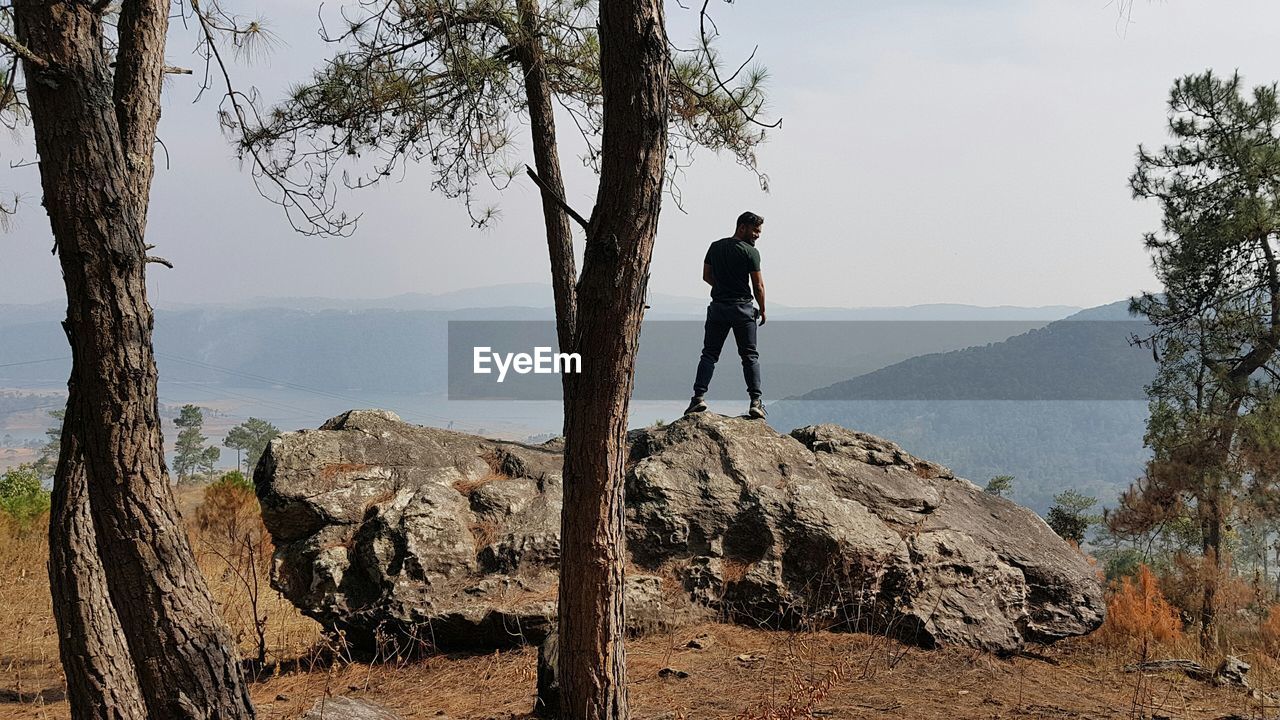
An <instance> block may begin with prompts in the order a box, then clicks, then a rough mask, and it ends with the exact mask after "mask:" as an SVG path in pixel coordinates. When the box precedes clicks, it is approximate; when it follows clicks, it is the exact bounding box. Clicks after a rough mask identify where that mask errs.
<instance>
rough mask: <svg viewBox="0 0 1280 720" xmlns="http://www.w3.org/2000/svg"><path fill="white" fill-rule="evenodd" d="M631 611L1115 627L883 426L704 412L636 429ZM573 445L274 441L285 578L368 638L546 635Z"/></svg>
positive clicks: (479, 639) (943, 625) (323, 615)
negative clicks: (776, 421)
mask: <svg viewBox="0 0 1280 720" xmlns="http://www.w3.org/2000/svg"><path fill="white" fill-rule="evenodd" d="M630 440H631V455H630V460H629V462H628V471H627V478H626V486H627V537H628V553H629V556H630V560H631V566H630V567H629V569H628V585H627V602H626V604H627V610H628V623H629V626H630V627H631V628H632V629H633V630H635V631H644V630H650V629H659V628H662V627H666V626H670V625H678V624H682V623H684V622H687V621H689V620H692V619H694V618H697V617H699V616H702V615H706V614H710V613H716V614H718V615H720V616H722V617H726V618H729V619H733V620H736V621H739V622H744V623H750V624H752V625H756V624H763V625H766V626H770V627H799V626H808V627H824V628H833V629H850V630H852V629H858V630H867V631H871V632H881V633H888V634H891V635H894V636H896V637H898V638H900V639H902V640H905V641H907V642H912V643H915V644H918V645H922V646H926V647H931V646H935V645H939V644H961V645H968V646H972V647H977V648H982V649H986V650H991V651H997V652H1012V651H1017V650H1019V649H1021V648H1022V647H1023V646H1024V645H1025V643H1027V642H1050V641H1053V640H1057V639H1060V638H1063V637H1067V636H1071V635H1079V634H1083V633H1087V632H1089V631H1091V630H1093V629H1094V628H1096V627H1097V626H1098V625H1099V624H1101V622H1102V614H1103V602H1102V595H1101V587H1100V584H1099V581H1098V580H1097V577H1096V575H1095V573H1094V569H1093V568H1092V567H1091V566H1090V565H1089V564H1088V562H1086V560H1085V558H1084V557H1083V556H1081V555H1080V553H1079V552H1077V551H1076V550H1075V549H1073V548H1071V547H1070V546H1068V545H1067V544H1066V543H1065V542H1063V541H1062V540H1060V539H1059V538H1058V537H1057V535H1055V534H1054V533H1053V531H1052V530H1050V529H1049V528H1048V526H1047V525H1045V524H1044V522H1043V521H1042V520H1041V519H1040V518H1039V517H1038V516H1036V515H1035V514H1034V513H1033V512H1031V511H1030V510H1027V509H1026V508H1023V507H1020V506H1018V505H1015V504H1014V503H1012V502H1010V501H1008V500H1004V499H1002V498H998V497H995V496H993V495H990V494H987V493H984V492H982V491H981V490H980V489H979V488H978V487H977V486H975V485H974V484H972V483H970V482H968V481H967V480H963V479H959V478H956V477H953V475H952V474H951V472H950V471H948V470H947V469H946V468H944V467H942V466H940V465H937V464H934V463H930V462H927V461H924V460H920V459H918V458H915V457H913V456H911V455H908V454H907V453H905V452H903V451H902V449H901V448H899V447H898V446H896V445H894V444H893V443H890V442H888V441H885V440H882V439H880V438H876V437H874V436H871V435H867V434H864V433H859V432H854V431H851V430H846V429H844V428H841V427H837V426H834V425H819V426H811V427H805V428H800V429H797V430H795V431H794V432H793V433H792V434H791V435H790V436H788V435H780V434H778V433H777V432H775V431H774V430H772V429H771V428H770V427H769V426H768V425H766V424H764V423H763V422H759V421H751V420H746V419H742V418H727V417H722V416H719V415H714V414H710V413H702V414H698V415H694V416H689V417H685V418H682V419H680V420H677V421H675V422H673V423H671V424H670V425H666V426H664V427H659V428H648V429H645V430H640V431H635V432H633V433H632V435H631V438H630ZM559 449H560V448H559V445H558V444H557V443H556V442H554V441H553V442H552V443H548V444H546V445H542V446H529V445H522V444H519V443H510V442H503V441H496V440H488V439H484V438H479V437H475V436H471V435H466V434H463V433H456V432H451V431H447V430H440V429H435V428H426V427H419V426H414V425H409V424H406V423H403V422H401V421H400V420H399V418H397V417H396V416H395V415H393V414H392V413H388V412H384V411H371V410H370V411H351V412H348V413H344V414H343V415H340V416H338V417H336V418H334V419H332V420H330V421H328V422H326V423H325V424H324V425H323V426H322V427H321V428H320V429H319V430H309V431H308V430H304V431H301V432H296V433H286V434H284V435H282V436H280V437H279V438H277V439H276V440H274V441H272V443H271V445H270V448H269V449H268V451H267V453H266V454H265V455H264V457H263V460H262V461H261V462H259V464H258V470H257V473H256V475H255V482H256V484H257V488H258V494H259V498H260V500H261V501H262V508H263V519H264V520H265V522H266V524H267V528H268V529H269V530H270V531H271V534H272V537H273V539H274V540H275V544H276V548H277V550H276V555H275V561H274V567H273V573H272V583H273V585H274V586H275V587H276V588H277V589H279V590H280V591H281V592H282V593H283V594H284V595H285V596H286V597H288V598H289V599H290V600H291V601H292V602H293V603H294V604H295V605H297V606H298V607H299V608H300V609H302V610H303V612H305V613H306V614H308V615H310V616H311V617H314V618H316V619H317V620H319V621H320V622H321V623H322V624H324V625H325V626H326V627H327V628H329V629H331V630H335V631H341V632H342V633H343V635H344V636H345V637H346V639H347V640H348V641H349V642H350V643H352V644H353V645H355V646H356V647H357V648H361V649H364V650H372V649H376V648H378V647H379V646H380V645H384V644H387V643H390V644H392V645H394V647H395V648H396V649H397V650H405V649H410V650H412V649H415V648H417V649H427V648H453V647H470V648H488V647H497V646H503V645H510V644H515V643H540V642H541V641H542V640H543V639H544V638H545V637H546V635H547V633H548V629H549V627H550V624H551V622H553V621H554V618H555V591H556V570H557V563H558V560H559V537H558V529H559V518H560V508H561V501H560V495H561V481H560V463H561V457H560V453H559Z"/></svg>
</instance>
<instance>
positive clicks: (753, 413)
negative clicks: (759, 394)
mask: <svg viewBox="0 0 1280 720" xmlns="http://www.w3.org/2000/svg"><path fill="white" fill-rule="evenodd" d="M768 414H769V413H767V412H765V411H764V401H763V400H761V399H760V398H751V407H750V408H748V409H747V417H749V418H751V419H752V420H763V419H764V418H765V416H766V415H768Z"/></svg>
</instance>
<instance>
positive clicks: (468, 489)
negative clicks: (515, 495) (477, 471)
mask: <svg viewBox="0 0 1280 720" xmlns="http://www.w3.org/2000/svg"><path fill="white" fill-rule="evenodd" d="M510 479H511V478H510V477H508V476H506V475H504V474H503V473H500V472H496V471H491V472H489V473H488V474H486V475H483V476H481V477H478V478H473V479H470V480H458V481H457V482H455V483H454V484H453V489H454V490H457V491H458V492H460V493H462V494H463V495H470V494H471V493H473V492H475V491H476V490H479V489H480V488H482V487H484V486H485V485H488V484H489V483H491V482H500V481H502V480H510Z"/></svg>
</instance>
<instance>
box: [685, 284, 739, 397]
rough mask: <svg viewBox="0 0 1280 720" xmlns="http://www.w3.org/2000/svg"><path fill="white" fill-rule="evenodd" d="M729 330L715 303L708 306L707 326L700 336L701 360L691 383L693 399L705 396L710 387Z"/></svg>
mask: <svg viewBox="0 0 1280 720" xmlns="http://www.w3.org/2000/svg"><path fill="white" fill-rule="evenodd" d="M729 328H730V324H729V322H727V321H726V319H725V318H724V317H722V314H721V312H720V310H719V308H717V307H716V305H715V303H712V304H711V305H710V306H708V307H707V324H706V325H704V326H703V334H702V358H701V359H700V360H698V376H697V378H695V379H694V381H693V396H694V397H702V396H703V395H706V394H707V388H709V387H711V375H712V373H714V372H715V370H716V361H717V360H719V359H720V350H721V349H722V348H723V347H724V341H725V338H727V337H729Z"/></svg>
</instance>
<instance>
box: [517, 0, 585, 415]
mask: <svg viewBox="0 0 1280 720" xmlns="http://www.w3.org/2000/svg"><path fill="white" fill-rule="evenodd" d="M516 11H517V13H518V14H519V21H520V34H521V39H522V40H523V43H522V47H521V53H520V69H521V71H522V72H523V73H524V89H525V96H526V98H527V100H528V103H529V131H530V136H531V137H532V139H533V143H532V144H533V162H534V167H536V168H537V170H538V177H540V178H542V182H543V183H544V184H545V185H546V189H545V190H542V216H543V221H544V224H545V226H546V230H547V251H548V253H549V254H550V256H551V289H552V293H553V294H554V296H555V306H556V336H557V337H558V338H559V341H560V350H561V352H574V350H573V347H574V345H573V338H574V333H575V331H576V327H577V319H578V299H577V289H576V283H577V281H578V271H577V269H576V267H575V263H574V259H573V226H572V225H571V224H570V221H569V214H568V213H566V212H565V211H564V208H562V207H560V203H559V202H557V201H556V199H555V197H559V199H561V200H566V201H567V200H568V198H566V197H565V194H564V177H563V176H562V175H561V173H560V153H559V150H558V149H557V146H556V117H555V108H554V106H553V105H552V102H551V99H552V92H551V83H550V81H549V80H548V79H547V66H546V58H545V56H544V53H543V48H542V35H541V33H542V30H541V27H540V25H539V18H540V12H539V10H538V0H516ZM548 193H551V194H552V195H554V196H555V197H549V196H548ZM565 377H567V376H565ZM568 389H569V388H568V386H567V384H566V387H565V391H566V393H567V391H568ZM566 401H567V397H566Z"/></svg>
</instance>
